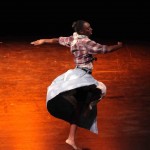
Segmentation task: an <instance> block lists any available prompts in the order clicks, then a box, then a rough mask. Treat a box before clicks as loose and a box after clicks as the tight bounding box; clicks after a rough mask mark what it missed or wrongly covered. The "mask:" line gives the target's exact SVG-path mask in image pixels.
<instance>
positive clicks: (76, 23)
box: [72, 20, 87, 34]
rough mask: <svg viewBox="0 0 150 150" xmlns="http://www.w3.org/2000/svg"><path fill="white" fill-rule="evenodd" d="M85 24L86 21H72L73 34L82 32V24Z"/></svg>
mask: <svg viewBox="0 0 150 150" xmlns="http://www.w3.org/2000/svg"><path fill="white" fill-rule="evenodd" d="M85 22H87V21H84V20H77V21H74V22H73V24H72V28H73V29H74V31H75V32H77V33H78V34H79V33H80V31H81V30H82V28H83V24H84V23H85Z"/></svg>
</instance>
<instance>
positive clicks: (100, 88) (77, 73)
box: [46, 68, 106, 133]
mask: <svg viewBox="0 0 150 150" xmlns="http://www.w3.org/2000/svg"><path fill="white" fill-rule="evenodd" d="M94 92H95V93H94ZM90 93H93V95H91V96H92V97H90V96H88V98H87V96H86V95H90ZM105 94H106V86H105V85H104V84H103V83H102V82H98V81H97V80H95V79H94V78H93V76H92V75H91V74H88V73H86V72H85V71H84V70H81V69H79V68H75V69H70V70H68V71H67V72H65V73H63V74H61V75H60V76H58V77H57V78H56V79H55V80H53V82H52V83H51V85H50V86H48V89H47V97H46V105H47V108H48V111H49V113H50V114H52V115H53V116H55V117H57V118H60V119H63V120H65V121H68V122H69V123H75V124H77V125H78V126H80V127H83V128H85V129H88V130H90V131H91V132H93V133H98V128H97V107H96V106H95V107H93V109H92V110H88V111H86V112H88V113H86V115H85V113H84V112H85V110H87V109H88V107H87V108H86V109H85V107H86V106H87V104H88V103H90V102H91V101H94V100H98V99H101V98H102V97H103V96H104V95H105ZM64 95H65V96H64ZM68 95H69V96H68ZM96 95H97V96H96ZM81 97H82V99H81ZM94 97H95V98H94ZM65 99H66V100H65ZM84 99H85V100H84ZM89 99H91V101H90V100H89ZM66 101H67V103H66ZM81 101H82V102H81ZM80 104H81V105H80ZM85 104H86V106H85ZM78 105H80V108H77V107H78ZM81 106H82V107H81ZM69 107H70V109H69ZM71 107H72V108H71ZM74 108H77V109H75V111H74V112H78V113H77V114H76V113H74V112H73V110H74ZM82 108H84V111H83V110H82ZM61 109H63V110H61ZM79 112H80V113H79ZM58 114H59V115H58ZM72 114H76V115H73V116H76V117H75V118H76V119H75V120H76V121H75V122H72V121H70V118H73V117H72V116H71V115H72ZM83 114H84V115H83ZM66 115H69V116H67V118H65V116H66ZM88 117H89V118H91V119H89V118H88ZM89 120H90V122H89ZM83 122H84V123H83ZM86 122H87V123H86Z"/></svg>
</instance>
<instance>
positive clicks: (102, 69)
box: [0, 40, 150, 150]
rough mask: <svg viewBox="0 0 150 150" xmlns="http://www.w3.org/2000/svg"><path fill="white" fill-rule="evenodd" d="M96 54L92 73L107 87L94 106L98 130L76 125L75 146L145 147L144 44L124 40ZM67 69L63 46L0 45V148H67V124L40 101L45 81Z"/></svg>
mask: <svg viewBox="0 0 150 150" xmlns="http://www.w3.org/2000/svg"><path fill="white" fill-rule="evenodd" d="M109 43H111V41H109ZM96 56H97V58H98V61H96V62H94V71H93V76H94V77H95V78H96V79H97V80H99V81H101V82H103V83H105V84H106V86H107V95H106V97H105V98H104V99H103V100H102V101H101V102H100V103H99V104H98V128H99V134H98V135H95V134H93V133H91V132H89V131H87V130H85V129H82V128H79V129H78V132H77V137H76V140H77V144H78V145H79V146H80V147H82V148H83V149H84V150H149V149H150V44H149V43H147V42H139V41H131V40H130V41H126V43H125V45H124V47H123V48H122V49H120V50H118V51H116V52H113V53H109V54H105V55H96ZM70 68H74V62H73V57H72V55H71V54H70V51H69V49H68V48H66V47H62V46H59V45H47V44H45V45H41V46H33V45H30V43H29V42H24V41H21V42H18V41H17V40H16V41H8V42H7V41H4V42H3V43H0V150H60V149H61V150H71V148H70V147H69V146H68V145H66V144H65V142H64V141H65V139H66V138H67V136H68V132H69V124H68V123H66V122H64V121H62V120H59V119H57V118H54V117H53V116H51V115H50V114H49V113H48V112H47V110H46V100H45V99H46V90H47V87H48V85H49V84H50V83H51V81H52V80H53V79H54V78H55V77H57V76H58V75H60V74H61V73H63V72H65V71H67V70H68V69H70Z"/></svg>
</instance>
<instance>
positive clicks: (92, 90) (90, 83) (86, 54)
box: [31, 20, 122, 150]
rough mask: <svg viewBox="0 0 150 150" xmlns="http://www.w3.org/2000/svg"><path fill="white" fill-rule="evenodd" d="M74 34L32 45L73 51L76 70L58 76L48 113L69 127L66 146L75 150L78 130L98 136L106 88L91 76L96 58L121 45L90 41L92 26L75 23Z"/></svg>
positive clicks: (81, 22)
mask: <svg viewBox="0 0 150 150" xmlns="http://www.w3.org/2000/svg"><path fill="white" fill-rule="evenodd" d="M72 27H73V29H74V33H73V35H71V36H68V37H59V38H51V39H39V40H36V41H33V42H31V44H33V45H41V44H44V43H49V44H52V43H59V44H61V45H63V46H67V47H70V52H71V53H72V54H73V55H74V62H75V68H74V69H69V70H68V71H67V72H65V73H63V74H61V75H59V76H58V77H57V78H56V79H55V80H54V81H53V82H52V83H51V85H50V86H49V87H48V89H47V100H46V104H47V105H46V106H47V109H48V111H49V113H50V114H51V115H53V116H55V117H57V118H59V119H63V120H65V121H67V122H69V123H70V132H69V136H68V138H67V140H66V143H67V144H69V145H70V146H72V147H73V149H75V150H79V149H80V148H79V147H78V146H77V145H76V143H75V135H76V131H77V127H81V128H85V129H87V130H90V131H91V132H93V133H96V134H97V133H98V128H97V103H98V102H99V101H100V100H101V99H102V98H103V97H104V96H105V94H106V86H105V84H103V83H102V82H99V81H97V80H96V79H94V77H93V76H92V70H93V61H95V60H96V58H95V57H93V55H94V54H105V53H110V52H113V51H115V50H118V49H120V48H121V47H122V42H118V43H117V44H114V45H109V46H108V45H101V44H99V43H96V42H95V41H93V40H91V39H90V38H89V37H90V35H91V34H92V28H91V26H90V24H89V22H87V21H84V20H77V21H75V22H73V24H72Z"/></svg>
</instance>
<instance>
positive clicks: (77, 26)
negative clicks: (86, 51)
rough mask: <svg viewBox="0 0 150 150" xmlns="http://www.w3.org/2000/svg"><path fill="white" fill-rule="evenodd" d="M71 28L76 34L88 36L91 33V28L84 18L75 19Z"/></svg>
mask: <svg viewBox="0 0 150 150" xmlns="http://www.w3.org/2000/svg"><path fill="white" fill-rule="evenodd" d="M72 28H73V29H74V31H75V32H77V33H78V34H80V35H87V36H90V35H91V34H92V30H93V29H92V28H91V26H90V24H89V23H88V22H87V21H84V20H77V21H75V22H73V24H72Z"/></svg>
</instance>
